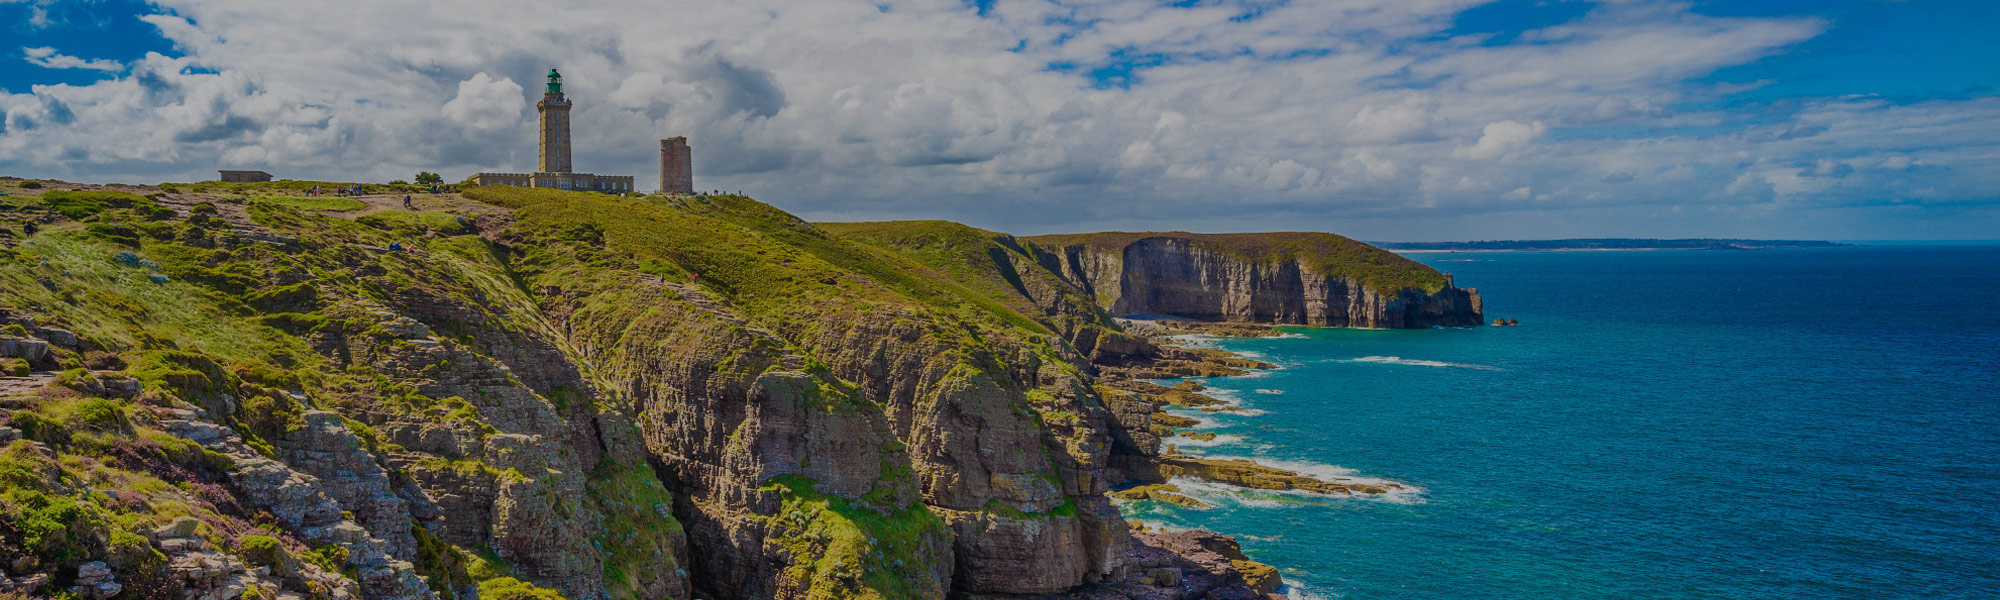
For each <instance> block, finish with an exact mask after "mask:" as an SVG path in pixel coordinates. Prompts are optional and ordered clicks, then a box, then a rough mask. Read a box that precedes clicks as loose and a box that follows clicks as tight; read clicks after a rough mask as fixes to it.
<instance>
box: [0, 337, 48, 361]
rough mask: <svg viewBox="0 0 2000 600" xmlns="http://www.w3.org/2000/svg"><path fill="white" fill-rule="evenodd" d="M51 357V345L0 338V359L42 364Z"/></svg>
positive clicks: (34, 341) (36, 341)
mask: <svg viewBox="0 0 2000 600" xmlns="http://www.w3.org/2000/svg"><path fill="white" fill-rule="evenodd" d="M48 355H49V343H48V342H45V341H42V340H36V339H29V338H17V337H0V358H18V359H21V360H25V361H28V362H41V360H42V359H43V358H46V357H48Z"/></svg>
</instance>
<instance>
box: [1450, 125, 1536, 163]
mask: <svg viewBox="0 0 2000 600" xmlns="http://www.w3.org/2000/svg"><path fill="white" fill-rule="evenodd" d="M1548 131H1549V128H1548V126H1546V125H1543V124H1542V122H1541V121H1535V122H1533V123H1521V122H1518V121H1499V122H1496V123H1488V124H1487V125H1486V129H1485V130H1484V133H1482V134H1480V136H1479V142H1478V143H1475V144H1473V145H1470V146H1464V147H1460V148H1459V149H1457V150H1453V151H1452V153H1451V155H1452V156H1453V157H1456V158H1464V159H1471V160H1493V159H1496V158H1500V157H1501V156H1504V155H1506V154H1507V152H1509V151H1512V150H1514V149H1516V148H1521V147H1524V146H1527V145H1528V143H1529V142H1532V141H1535V138H1538V137H1542V135H1543V134H1546V133H1548Z"/></svg>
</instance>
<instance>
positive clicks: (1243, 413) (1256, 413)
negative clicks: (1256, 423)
mask: <svg viewBox="0 0 2000 600" xmlns="http://www.w3.org/2000/svg"><path fill="white" fill-rule="evenodd" d="M1208 414H1216V415H1236V416H1239V417H1261V416H1264V415H1268V414H1271V413H1268V412H1265V411H1264V409H1261V408H1245V409H1243V410H1222V411H1216V412H1213V413H1208Z"/></svg>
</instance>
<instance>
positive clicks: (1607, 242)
mask: <svg viewBox="0 0 2000 600" xmlns="http://www.w3.org/2000/svg"><path fill="white" fill-rule="evenodd" d="M1369 243H1370V244H1373V245H1374V246H1375V247H1377V248H1382V249H1384V250H1392V251H1396V252H1510V251H1541V250H1571V251H1618V250H1768V249H1772V248H1835V247H1842V246H1851V245H1853V244H1839V243H1834V242H1828V241H1819V240H1732V239H1714V238H1691V239H1678V240H1659V239H1633V238H1588V239H1567V240H1485V241H1476V242H1369Z"/></svg>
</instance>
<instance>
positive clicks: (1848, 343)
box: [1125, 246, 2000, 599]
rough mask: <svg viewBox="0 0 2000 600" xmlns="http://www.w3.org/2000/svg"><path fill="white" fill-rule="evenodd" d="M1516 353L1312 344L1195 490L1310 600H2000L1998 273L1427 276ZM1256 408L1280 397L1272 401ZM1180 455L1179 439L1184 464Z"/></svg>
mask: <svg viewBox="0 0 2000 600" xmlns="http://www.w3.org/2000/svg"><path fill="white" fill-rule="evenodd" d="M1412 258H1416V259H1417V260H1420V261H1423V262H1425V263H1427V264H1430V265H1433V266H1435V267H1438V268H1440V269H1441V270H1445V271H1449V272H1451V273H1453V274H1454V275H1455V276H1456V277H1457V281H1458V283H1459V285H1465V286H1474V287H1478V288H1479V289H1480V292H1481V293H1482V295H1484V296H1485V298H1486V306H1487V316H1488V317H1489V318H1492V317H1504V318H1515V319H1519V320H1520V322H1521V324H1520V325H1519V326H1517V327H1505V328H1502V327H1482V328H1475V329H1450V330H1423V331H1350V330H1300V331H1298V332H1297V333H1298V334H1297V335H1294V336H1290V337H1286V338H1280V339H1255V340H1245V339H1232V340H1221V341H1218V342H1215V343H1216V345H1218V346H1219V347H1222V348H1226V349H1230V350H1235V351H1241V352H1247V353H1253V354H1256V355H1260V356H1262V357H1265V358H1266V359H1267V360H1270V361H1272V362H1274V363H1277V364H1279V365H1281V367H1282V368H1280V369H1278V370H1274V371H1267V372H1262V373H1258V374H1256V375H1254V376H1251V377H1239V378H1221V379H1213V380H1206V382H1207V383H1208V384H1209V385H1211V386H1213V387H1214V388H1215V390H1216V393H1217V394H1218V395H1220V396H1221V397H1224V398H1227V399H1232V400H1237V401H1240V403H1241V404H1242V405H1243V406H1244V407H1246V408H1249V409H1253V410H1251V411H1250V412H1248V413H1245V414H1235V415H1232V414H1220V415H1209V414H1203V413H1199V412H1191V411H1184V410H1178V409H1176V412H1179V413H1181V414H1187V415H1191V416H1200V417H1203V418H1205V419H1207V420H1208V421H1209V423H1208V424H1206V425H1205V426H1204V429H1203V430H1204V431H1213V432H1215V433H1219V434H1224V435H1223V437H1221V438H1219V440H1223V442H1222V443H1219V444H1215V445H1211V446H1202V447H1193V446H1183V449H1184V450H1185V451H1188V452H1191V453H1198V454H1205V455H1210V456H1238V457H1256V458H1259V459H1260V460H1265V461H1267V462H1276V463H1278V464H1281V465H1291V466H1294V467H1297V468H1301V469H1303V470H1307V471H1309V472H1313V473H1318V474H1321V475H1345V476H1351V477H1360V478H1379V479H1384V480H1388V481H1394V482H1399V483H1404V484H1408V485H1411V486H1415V487H1416V488H1419V489H1420V491H1418V492H1414V493H1408V494H1398V495H1395V496H1392V497H1390V498H1388V499H1380V500H1356V499H1331V498H1326V497H1317V496H1312V495H1306V494H1288V493H1268V492H1246V491H1242V490H1236V489H1232V488H1224V487H1220V486H1213V485H1202V484H1197V483H1191V482H1181V483H1185V484H1188V485H1187V487H1189V488H1190V489H1192V490H1193V491H1194V494H1195V495H1196V496H1197V497H1199V498H1201V499H1203V500H1207V501H1210V502H1213V503H1215V504H1217V508H1215V509H1213V510H1205V511H1197V510H1182V509H1177V508H1174V507H1171V506H1165V505H1158V504H1156V503H1151V502H1137V503H1130V504H1126V505H1125V509H1126V511H1127V513H1128V516H1130V517H1132V518H1140V519H1142V520H1146V521H1149V522H1154V523H1162V524H1170V525H1175V526H1181V527H1193V526H1200V527H1207V528H1210V529H1214V530H1217V531H1222V532H1226V533H1233V534H1238V535H1239V536H1240V537H1241V538H1242V541H1243V542H1244V545H1245V548H1246V550H1247V551H1248V552H1250V553H1251V554H1252V555H1253V556H1254V557H1255V558H1258V559H1260V560H1263V561H1265V562H1269V563H1271V564H1273V565H1277V566H1279V567H1280V568H1281V569H1283V570H1284V573H1285V576H1286V577H1287V579H1288V580H1290V581H1292V582H1293V585H1292V586H1291V590H1290V591H1291V593H1292V595H1293V597H1295V598H1421V599H1459V598H1496V599H1510V598H1523V599H1526V598H1534V599H1551V598H1621V599H1624V598H1633V599H1651V598H1661V599H1665V598H1673V599H1686V598H1731V599H1742V598H1995V597H2000V246H1950V247H1946V246H1916V247H1910V246H1902V247H1862V248H1839V249H1820V250H1769V251H1750V252H1723V251H1661V252H1606V253H1586V252H1549V253H1491V254H1466V253H1461V254H1417V255H1412ZM1260 390H1262V391H1260ZM1183 441H1184V440H1183Z"/></svg>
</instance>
